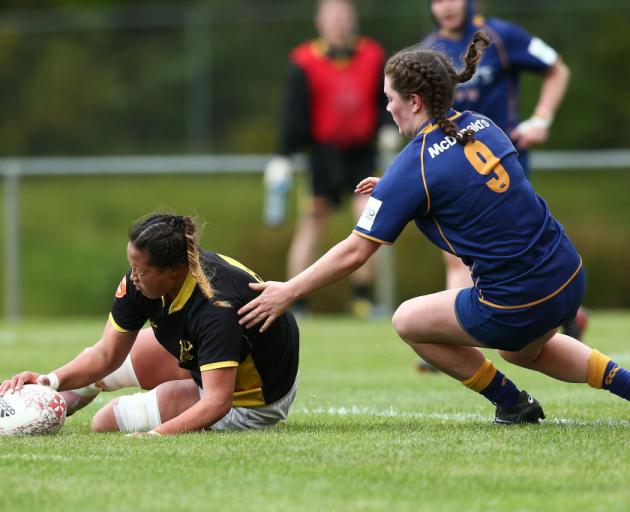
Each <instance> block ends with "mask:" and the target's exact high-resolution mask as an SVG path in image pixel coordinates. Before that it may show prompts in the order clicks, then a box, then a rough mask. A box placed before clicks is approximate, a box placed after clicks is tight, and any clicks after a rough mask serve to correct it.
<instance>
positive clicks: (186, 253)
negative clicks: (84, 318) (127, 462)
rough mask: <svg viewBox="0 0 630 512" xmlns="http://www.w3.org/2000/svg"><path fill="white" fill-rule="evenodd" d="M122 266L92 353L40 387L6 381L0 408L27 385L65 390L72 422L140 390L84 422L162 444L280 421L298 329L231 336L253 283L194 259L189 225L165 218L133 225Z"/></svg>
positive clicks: (32, 377) (248, 276) (208, 260)
mask: <svg viewBox="0 0 630 512" xmlns="http://www.w3.org/2000/svg"><path fill="white" fill-rule="evenodd" d="M127 259H128V260H129V265H130V266H131V269H130V270H129V272H128V273H127V274H126V275H125V276H124V277H123V279H122V281H121V282H120V285H119V286H118V289H117V290H116V295H115V299H114V303H113V306H112V310H111V314H110V316H109V320H108V322H107V324H106V325H105V331H104V332H103V336H102V337H101V339H100V341H98V343H96V344H95V345H94V346H93V347H91V348H89V349H87V350H85V351H84V352H82V353H81V354H79V355H78V356H77V357H76V358H75V359H74V360H72V361H71V362H69V363H68V364H66V365H65V366H63V367H62V368H59V369H58V370H55V371H54V372H52V373H50V374H48V375H39V374H38V373H34V372H28V371H27V372H23V373H20V374H19V375H16V376H15V377H13V378H12V379H10V380H7V381H5V382H4V383H3V384H2V385H1V386H0V396H2V395H3V394H4V393H6V392H7V391H9V390H12V389H20V388H21V387H22V386H23V385H24V384H29V383H36V382H39V383H40V384H45V385H50V386H51V387H53V388H55V389H61V390H74V391H63V392H62V394H63V395H64V398H66V401H67V403H68V410H69V412H70V413H72V412H74V411H75V410H77V409H78V408H80V407H82V406H85V405H86V404H87V403H89V402H90V401H91V400H92V399H93V398H94V396H96V394H97V393H98V392H99V391H100V390H101V389H104V390H116V389H120V388H123V387H127V386H140V387H142V388H143V389H150V390H151V391H149V392H145V393H137V394H134V395H130V396H123V397H121V398H115V399H114V400H112V401H111V402H110V403H109V404H107V405H106V406H105V407H103V408H102V409H101V410H100V411H98V412H97V413H96V415H95V416H94V419H93V421H92V428H93V429H94V430H96V431H117V430H120V431H128V432H137V433H140V432H147V431H148V433H149V434H152V435H166V434H176V433H179V432H187V431H195V430H202V429H206V428H208V429H213V430H219V429H248V428H264V427H270V426H272V425H274V424H276V423H277V422H278V421H280V420H282V419H284V418H286V416H287V414H288V412H289V408H290V407H291V404H292V402H293V399H294V398H295V393H296V388H297V380H296V379H297V368H298V337H299V335H298V328H297V325H296V323H295V320H294V319H293V317H292V315H291V314H290V313H286V314H284V315H282V316H281V318H280V319H279V321H278V322H277V323H276V324H275V325H274V327H273V329H270V330H269V331H268V332H266V333H264V334H261V333H259V332H258V331H257V330H254V329H245V328H243V327H241V326H240V325H239V323H238V317H237V313H236V311H237V309H238V308H239V307H240V306H241V305H243V304H245V303H246V302H247V301H248V300H250V299H252V298H253V297H254V296H255V295H256V293H255V292H253V291H252V290H250V289H249V287H248V283H250V282H252V281H257V280H259V278H258V277H257V276H256V274H254V273H253V272H252V271H250V270H249V269H247V268H246V267H244V266H243V265H241V264H240V263H238V262H237V261H235V260H233V259H231V258H229V257H227V256H222V255H219V254H215V253H212V252H207V251H202V250H201V249H200V248H199V246H198V243H197V229H196V226H195V224H194V222H193V220H192V219H191V218H190V217H185V216H184V217H182V216H178V215H170V214H155V215H151V216H149V217H146V218H145V219H142V220H140V221H139V222H137V223H136V224H135V226H134V227H133V229H132V231H131V234H130V237H129V243H128V246H127ZM147 320H148V321H149V323H150V325H151V327H150V328H149V329H142V327H143V325H144V324H145V322H146V321H147ZM94 382H96V385H91V383H94ZM82 386H87V387H84V388H82ZM77 388H79V389H77Z"/></svg>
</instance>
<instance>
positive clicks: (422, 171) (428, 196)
mask: <svg viewBox="0 0 630 512" xmlns="http://www.w3.org/2000/svg"><path fill="white" fill-rule="evenodd" d="M426 142H427V138H426V136H424V137H422V148H421V149H420V175H421V176H422V183H423V184H424V193H425V194H426V196H427V211H426V212H425V215H427V214H428V213H429V211H430V210H431V196H430V195H429V186H428V185H427V178H426V176H425V175H424V147H425V145H426Z"/></svg>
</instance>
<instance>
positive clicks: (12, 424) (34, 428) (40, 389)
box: [0, 384, 67, 436]
mask: <svg viewBox="0 0 630 512" xmlns="http://www.w3.org/2000/svg"><path fill="white" fill-rule="evenodd" d="M66 409H67V407H66V401H65V400H64V399H63V397H62V396H61V394H60V393H58V392H57V391H55V390H54V389H52V388H49V387H48V386H40V385H39V384H26V385H25V386H24V387H23V388H22V389H21V390H20V391H18V392H15V393H10V392H8V393H5V395H4V396H0V436H20V435H44V434H56V433H57V432H59V429H60V428H61V427H62V426H63V424H64V422H65V421H66Z"/></svg>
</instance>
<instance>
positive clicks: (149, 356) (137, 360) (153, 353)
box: [131, 329, 190, 389]
mask: <svg viewBox="0 0 630 512" xmlns="http://www.w3.org/2000/svg"><path fill="white" fill-rule="evenodd" d="M131 364H132V366H133V370H134V372H135V374H136V377H137V379H138V382H139V383H140V386H141V387H142V389H153V388H154V387H156V386H157V385H158V384H161V383H163V382H168V381H172V380H180V379H189V378H190V372H189V371H188V370H184V369H183V368H180V367H179V365H178V361H177V359H176V358H175V357H174V356H173V355H172V354H171V353H169V352H168V351H167V350H166V349H165V348H164V347H163V346H162V345H160V344H159V343H158V340H157V339H156V338H155V335H154V334H153V330H152V329H142V330H141V331H140V332H139V333H138V337H137V338H136V342H135V343H134V344H133V348H132V349H131Z"/></svg>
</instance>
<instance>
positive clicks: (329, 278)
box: [238, 233, 380, 332]
mask: <svg viewBox="0 0 630 512" xmlns="http://www.w3.org/2000/svg"><path fill="white" fill-rule="evenodd" d="M379 247H380V244H379V243H378V242H374V241H372V240H368V239H367V238H363V237H361V236H359V235H356V234H354V233H352V234H351V235H350V236H349V237H348V238H346V239H345V240H343V241H341V242H339V243H338V244H337V245H335V246H334V247H333V248H332V249H330V250H329V251H328V252H327V253H326V254H324V255H323V256H322V257H321V258H320V259H319V260H317V261H316V262H315V263H313V264H312V265H311V266H310V267H308V268H307V269H305V270H303V271H302V272H300V273H299V274H298V275H297V276H295V277H294V278H292V279H290V280H289V281H287V282H286V283H279V282H274V281H268V282H265V283H250V285H249V286H250V287H251V288H252V289H254V290H259V291H262V293H261V294H260V295H259V296H258V297H256V298H255V299H253V300H252V301H250V302H249V303H247V304H245V305H244V306H243V307H242V308H241V309H239V311H238V314H239V315H240V316H241V319H240V320H239V323H240V324H241V325H245V326H246V327H247V329H251V328H252V327H254V326H256V325H258V324H260V323H262V326H261V328H260V332H264V331H266V330H267V328H268V327H269V326H270V325H271V323H272V322H273V321H274V320H275V319H276V318H278V317H279V316H280V315H281V314H282V313H284V312H285V311H286V310H287V309H289V307H290V306H291V304H292V303H293V302H294V301H295V300H297V299H299V298H300V297H304V296H306V295H308V294H310V293H312V292H314V291H315V290H318V289H319V288H322V287H324V286H326V285H328V284H331V283H334V282H335V281H338V280H339V279H341V278H343V277H345V276H347V275H349V274H351V273H352V272H354V271H355V270H356V269H358V268H359V267H360V266H361V265H363V264H364V263H365V262H366V261H367V260H368V259H369V258H370V256H372V254H374V253H375V252H376V251H377V249H378V248H379Z"/></svg>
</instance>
